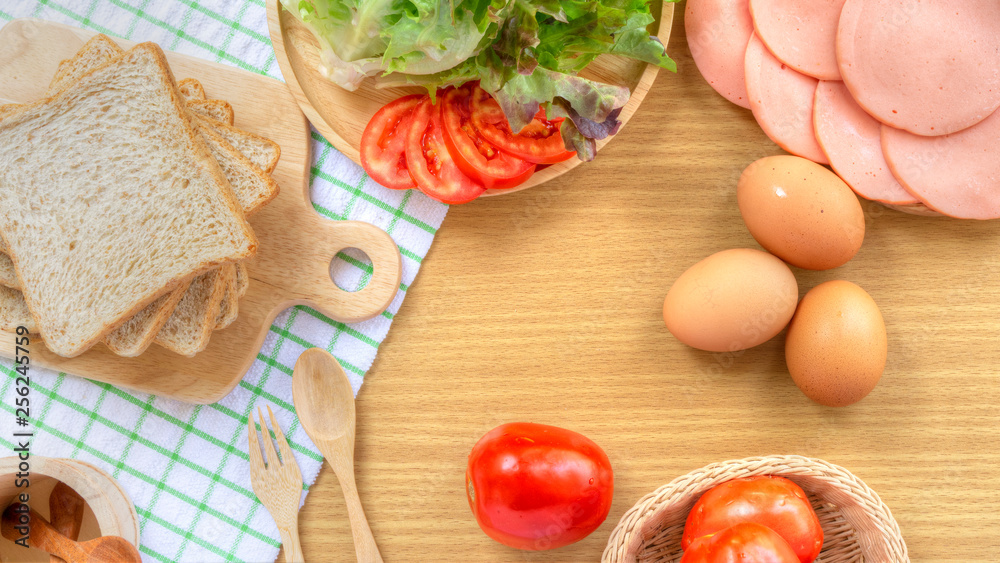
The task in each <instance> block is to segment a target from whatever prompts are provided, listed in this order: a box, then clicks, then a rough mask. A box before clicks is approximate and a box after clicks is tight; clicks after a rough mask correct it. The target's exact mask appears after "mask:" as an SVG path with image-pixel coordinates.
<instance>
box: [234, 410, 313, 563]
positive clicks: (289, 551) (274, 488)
mask: <svg viewBox="0 0 1000 563" xmlns="http://www.w3.org/2000/svg"><path fill="white" fill-rule="evenodd" d="M257 414H258V415H259V416H260V430H261V432H262V433H263V434H264V449H265V450H266V452H267V461H266V463H265V460H264V458H263V457H261V453H260V442H258V440H257V429H256V428H255V427H254V420H253V413H252V412H251V413H250V417H249V420H248V421H247V424H248V426H249V429H250V432H249V435H250V483H251V484H252V485H253V492H254V494H256V495H257V498H259V499H260V502H261V503H263V504H264V507H265V508H267V510H268V512H270V513H271V517H272V518H274V523H275V524H277V526H278V533H280V534H281V543H282V545H283V546H284V548H285V561H286V562H287V563H304V561H305V560H304V559H303V557H302V545H301V544H299V501H300V500H301V498H302V472H301V471H299V464H298V463H296V462H295V456H294V455H292V449H291V448H290V447H288V441H287V440H285V435H284V434H283V433H282V432H281V427H280V426H278V421H277V420H275V419H274V413H273V412H271V407H270V405H269V406H268V407H267V414H268V415H270V417H271V427H272V428H273V429H274V436H275V438H276V439H277V441H278V449H279V450H281V459H280V460H279V459H278V454H277V452H275V451H274V444H273V443H272V442H271V436H270V434H268V432H267V423H266V422H265V420H264V413H263V412H261V410H260V407H257Z"/></svg>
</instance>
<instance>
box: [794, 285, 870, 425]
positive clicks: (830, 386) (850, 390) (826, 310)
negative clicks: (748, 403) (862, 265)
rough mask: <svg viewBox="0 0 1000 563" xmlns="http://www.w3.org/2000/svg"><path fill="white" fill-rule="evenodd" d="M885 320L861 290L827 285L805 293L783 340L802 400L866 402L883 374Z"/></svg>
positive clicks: (844, 403) (833, 403) (843, 403)
mask: <svg viewBox="0 0 1000 563" xmlns="http://www.w3.org/2000/svg"><path fill="white" fill-rule="evenodd" d="M886 346H887V344H886V334H885V321H884V320H882V313H881V312H880V311H879V310H878V305H876V304H875V301H874V300H873V299H872V298H871V296H870V295H868V293H866V292H865V290H863V289H861V288H860V287H858V286H857V285H854V284H853V283H851V282H848V281H842V280H837V281H829V282H826V283H823V284H820V285H817V286H816V287H814V288H812V289H811V290H809V293H806V295H805V297H803V298H802V302H801V303H799V307H798V309H796V311H795V316H794V317H793V318H792V322H791V324H789V325H788V334H787V336H786V338H785V362H787V364H788V372H789V373H791V374H792V379H793V380H794V381H795V384H796V385H798V386H799V389H801V390H802V392H803V393H805V394H806V396H807V397H809V398H810V399H812V400H814V401H816V402H817V403H820V404H822V405H826V406H828V407H844V406H847V405H850V404H853V403H856V402H858V401H860V400H861V399H863V398H865V396H866V395H868V393H870V392H871V390H872V389H874V388H875V385H877V384H878V381H879V379H880V378H881V377H882V372H883V371H884V370H885V360H886V354H887V348H886Z"/></svg>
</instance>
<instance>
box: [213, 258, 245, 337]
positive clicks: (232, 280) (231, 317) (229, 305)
mask: <svg viewBox="0 0 1000 563" xmlns="http://www.w3.org/2000/svg"><path fill="white" fill-rule="evenodd" d="M230 273H231V275H230V276H229V277H228V278H227V279H226V280H225V281H226V288H225V291H223V294H222V302H221V303H220V304H219V314H218V315H216V317H215V326H213V327H212V330H222V329H224V328H226V327H227V326H229V325H231V324H233V321H235V320H236V317H237V316H238V315H239V313H240V307H239V305H240V296H239V294H238V293H237V292H236V266H235V265H233V269H232V270H231V271H230Z"/></svg>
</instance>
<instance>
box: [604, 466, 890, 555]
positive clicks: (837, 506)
mask: <svg viewBox="0 0 1000 563" xmlns="http://www.w3.org/2000/svg"><path fill="white" fill-rule="evenodd" d="M754 475H781V476H783V477H786V478H788V479H790V480H792V481H794V482H795V483H796V484H798V485H799V486H800V487H802V489H803V490H805V492H806V494H807V495H808V496H809V500H810V501H811V502H812V505H813V508H814V509H815V510H816V514H817V515H819V520H820V523H821V524H822V526H823V534H824V540H823V551H822V552H821V553H820V556H819V558H818V559H817V560H816V561H817V562H818V563H847V562H852V563H855V562H863V563H902V562H908V561H909V560H910V558H909V556H907V554H906V543H905V542H904V541H903V537H902V535H901V534H900V533H899V525H898V524H896V520H895V519H894V518H893V517H892V513H890V512H889V507H887V506H886V505H885V504H883V503H882V500H881V499H880V498H879V497H878V495H877V494H875V491H873V490H871V489H869V488H868V485H865V484H864V483H863V482H862V481H861V479H858V478H857V477H855V476H854V475H853V474H851V472H850V471H847V470H846V469H844V468H842V467H838V466H836V465H833V464H830V463H827V462H825V461H822V460H818V459H810V458H806V457H801V456H784V455H776V456H767V457H751V458H747V459H737V460H732V461H724V462H722V463H713V464H712V465H708V466H706V467H703V468H701V469H698V470H696V471H692V472H691V473H688V474H687V475H684V476H683V477H679V478H677V479H674V481H673V482H672V483H670V484H667V485H664V486H663V487H660V488H659V489H657V490H656V491H655V492H653V493H650V494H648V495H646V496H645V497H643V498H642V499H641V500H639V502H637V503H636V504H635V506H633V507H632V508H631V509H630V510H629V511H628V512H626V513H625V516H622V519H621V521H620V522H618V526H616V527H615V529H614V531H613V532H612V533H611V539H610V540H609V541H608V546H607V548H605V550H604V557H603V558H602V559H601V560H602V562H604V563H637V562H641V563H674V562H676V561H678V560H680V558H681V555H682V552H681V535H683V533H684V522H685V520H686V519H687V515H688V512H689V511H690V510H691V507H692V506H693V505H694V503H695V502H696V501H697V500H698V498H699V497H700V496H701V494H702V493H704V492H706V491H708V490H709V489H711V488H712V487H714V486H716V485H718V484H720V483H724V482H726V481H729V480H730V479H735V478H738V477H750V476H754Z"/></svg>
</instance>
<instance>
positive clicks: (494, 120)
mask: <svg viewBox="0 0 1000 563" xmlns="http://www.w3.org/2000/svg"><path fill="white" fill-rule="evenodd" d="M472 88H473V90H472V102H471V104H472V124H473V126H474V127H475V128H476V130H477V131H478V132H479V134H480V135H481V136H482V137H483V138H484V139H486V140H487V141H489V142H490V143H491V144H493V146H495V147H497V148H498V149H500V150H502V151H504V152H505V153H507V154H511V155H514V156H516V157H518V158H520V159H522V160H524V161H527V162H534V163H536V164H555V163H556V162H562V161H564V160H567V159H569V158H571V157H572V156H573V155H575V154H576V152H575V151H568V150H566V145H565V144H563V140H562V135H561V134H560V133H559V127H560V126H561V125H562V122H563V121H564V119H563V118H558V119H553V120H551V121H549V120H547V119H545V112H544V111H543V110H539V111H538V114H536V115H535V119H533V120H532V121H531V123H529V124H528V126H527V127H525V128H524V129H523V130H522V131H521V132H520V133H514V132H513V131H511V129H510V124H509V123H508V122H507V116H506V115H504V113H503V109H501V108H500V104H498V103H497V102H496V100H494V99H493V97H492V96H490V94H489V93H488V92H487V91H486V90H483V89H482V88H480V87H479V86H472Z"/></svg>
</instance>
